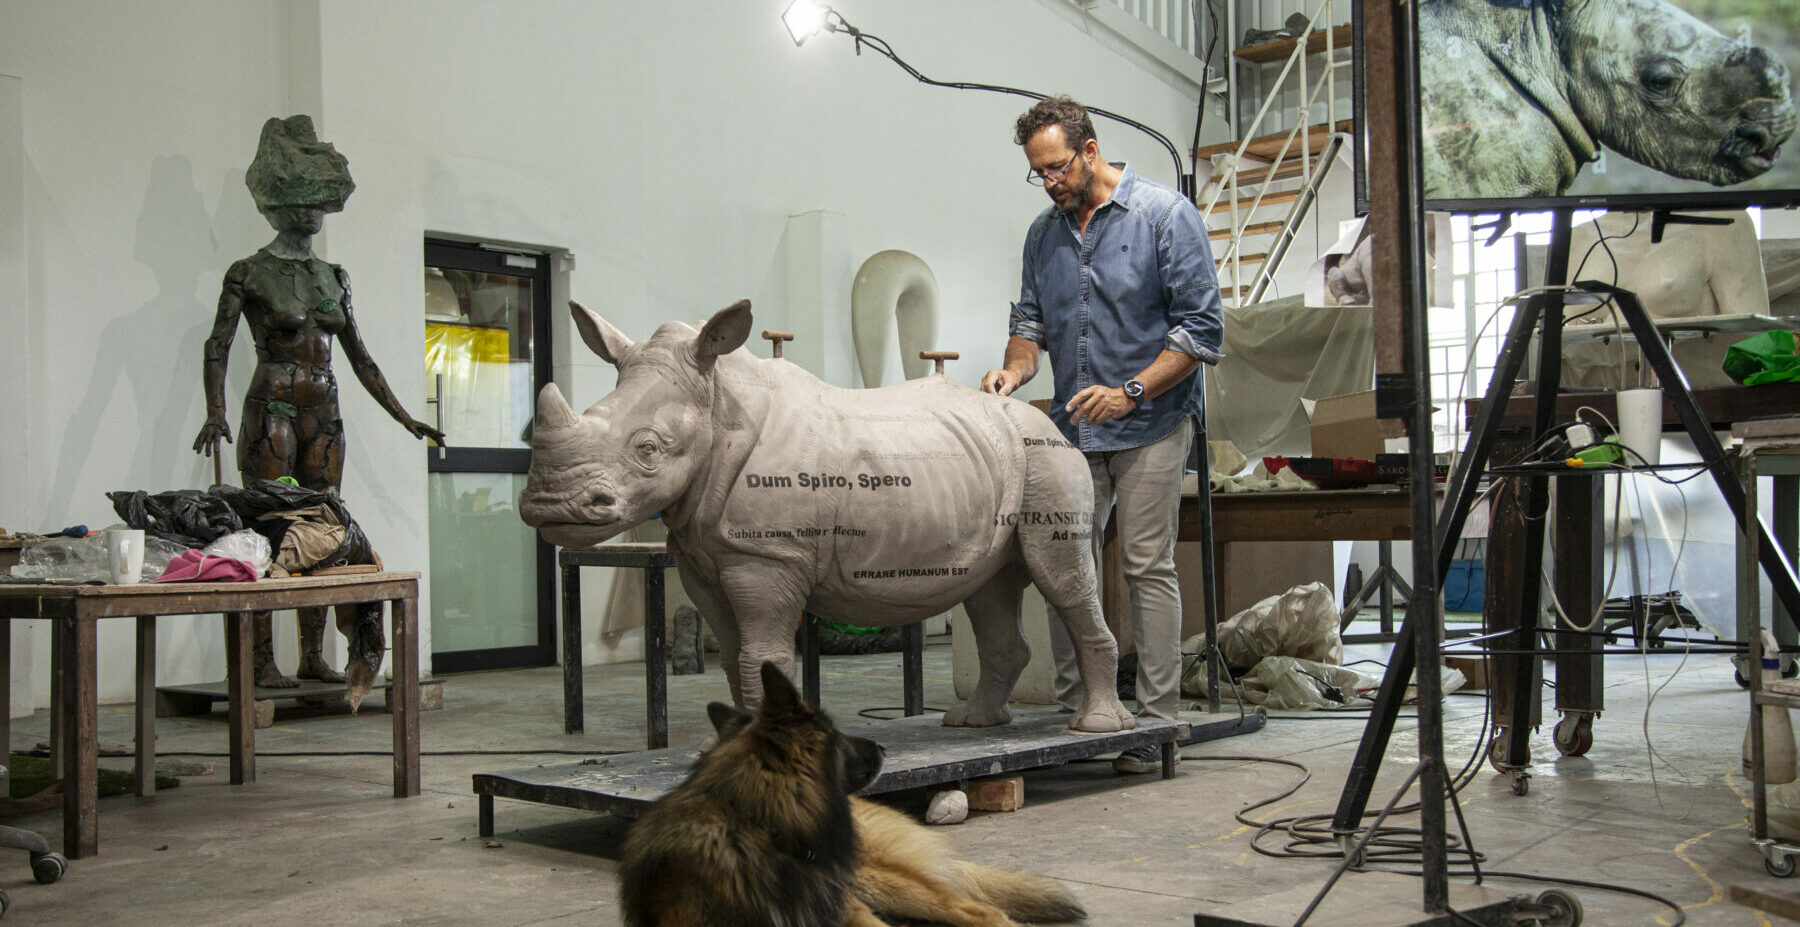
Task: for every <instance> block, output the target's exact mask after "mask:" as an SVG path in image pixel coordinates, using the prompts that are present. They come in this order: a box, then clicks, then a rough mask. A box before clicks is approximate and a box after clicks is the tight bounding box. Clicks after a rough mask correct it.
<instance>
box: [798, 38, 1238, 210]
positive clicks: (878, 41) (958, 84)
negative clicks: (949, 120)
mask: <svg viewBox="0 0 1800 927" xmlns="http://www.w3.org/2000/svg"><path fill="white" fill-rule="evenodd" d="M830 15H831V16H832V17H834V18H835V19H836V22H835V23H830V24H828V28H830V30H831V31H833V32H847V33H849V34H850V38H851V39H853V40H855V42H856V53H857V54H858V55H860V54H862V49H863V46H865V45H866V46H868V47H869V48H871V49H873V50H874V51H875V53H876V54H878V55H880V56H882V57H883V58H886V59H887V60H889V61H892V62H893V63H894V64H896V65H899V66H900V70H902V71H905V72H906V73H908V74H910V75H912V77H913V79H914V80H917V81H918V82H919V83H921V84H930V85H931V86H933V87H947V88H949V89H951V90H986V91H988V92H990V93H1010V94H1012V95H1014V96H1021V97H1027V98H1029V99H1033V100H1047V99H1049V98H1050V96H1049V94H1044V93H1038V92H1037V91H1034V90H1021V89H1019V88H1017V87H1007V86H1003V85H1001V84H979V83H975V82H973V81H943V80H933V79H931V78H929V77H926V76H925V75H924V74H921V73H919V69H918V68H915V67H913V66H912V65H910V64H907V63H906V62H905V61H903V60H901V58H900V56H899V55H897V54H894V49H893V47H892V46H890V45H888V43H887V41H886V40H884V39H882V38H881V37H880V36H876V35H870V34H869V33H867V32H864V31H862V30H861V29H858V28H856V27H855V26H852V25H850V24H849V23H848V22H845V21H844V17H842V16H839V15H838V14H837V12H836V11H833V12H832V13H831V14H830ZM1201 97H1202V100H1204V98H1205V92H1204V88H1203V89H1202V93H1201ZM1087 111H1088V112H1090V113H1093V114H1094V115H1096V116H1104V117H1105V118H1107V119H1111V120H1113V121H1115V122H1122V123H1124V124H1125V125H1128V126H1130V127H1132V128H1134V129H1137V130H1138V131H1140V132H1142V133H1144V134H1145V135H1148V136H1150V137H1151V138H1154V139H1156V141H1157V143H1158V144H1160V145H1162V146H1163V147H1164V148H1166V149H1168V152H1169V157H1170V158H1171V159H1173V160H1174V162H1175V181H1176V187H1177V189H1181V188H1182V187H1184V186H1185V183H1184V181H1185V179H1186V178H1187V177H1188V172H1187V171H1184V170H1183V169H1182V167H1181V152H1180V151H1178V150H1176V148H1175V143H1174V142H1172V141H1169V138H1168V136H1166V135H1164V134H1162V133H1161V132H1158V131H1156V130H1155V129H1152V128H1150V127H1149V126H1147V125H1144V124H1143V123H1141V122H1139V121H1137V120H1136V119H1133V118H1131V117H1130V116H1122V115H1120V114H1118V113H1115V112H1112V111H1111V110H1105V109H1101V108H1100V107H1098V106H1089V107H1087ZM1182 192H1183V193H1184V194H1185V195H1188V196H1191V195H1193V194H1192V191H1191V190H1183V191H1182Z"/></svg>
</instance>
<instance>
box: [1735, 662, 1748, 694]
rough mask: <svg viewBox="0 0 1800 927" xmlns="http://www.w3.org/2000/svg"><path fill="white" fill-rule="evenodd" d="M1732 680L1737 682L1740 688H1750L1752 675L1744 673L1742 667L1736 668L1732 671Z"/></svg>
mask: <svg viewBox="0 0 1800 927" xmlns="http://www.w3.org/2000/svg"><path fill="white" fill-rule="evenodd" d="M1731 680H1732V681H1733V682H1735V683H1737V686H1738V688H1740V689H1745V690H1748V689H1749V688H1750V677H1748V676H1746V675H1744V670H1743V668H1742V667H1738V668H1735V669H1733V670H1732V671H1731Z"/></svg>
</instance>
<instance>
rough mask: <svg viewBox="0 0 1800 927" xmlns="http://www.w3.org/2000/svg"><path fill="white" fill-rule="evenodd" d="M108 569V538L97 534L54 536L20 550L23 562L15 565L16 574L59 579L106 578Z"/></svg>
mask: <svg viewBox="0 0 1800 927" xmlns="http://www.w3.org/2000/svg"><path fill="white" fill-rule="evenodd" d="M107 569H108V563H107V556H106V539H105V537H103V536H101V535H98V534H96V535H92V536H90V537H82V538H50V539H48V540H45V541H42V542H39V543H37V544H33V545H31V546H30V547H26V548H25V549H23V550H21V551H19V562H18V564H17V565H15V566H14V567H13V568H12V575H13V576H14V577H15V578H18V579H45V580H51V581H57V582H78V583H87V582H94V581H96V580H98V581H100V582H105V581H106V579H107Z"/></svg>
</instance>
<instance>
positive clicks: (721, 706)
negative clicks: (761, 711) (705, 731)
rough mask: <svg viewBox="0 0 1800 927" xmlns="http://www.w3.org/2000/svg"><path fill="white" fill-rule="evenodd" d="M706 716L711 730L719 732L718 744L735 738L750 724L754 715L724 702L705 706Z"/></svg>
mask: <svg viewBox="0 0 1800 927" xmlns="http://www.w3.org/2000/svg"><path fill="white" fill-rule="evenodd" d="M706 716H707V717H708V718H710V719H712V726H713V730H715V731H717V732H719V743H724V742H725V741H727V740H730V739H731V738H733V737H736V736H737V735H738V733H739V732H741V731H742V730H743V729H744V728H745V727H747V726H748V725H749V724H750V719H751V718H752V717H754V715H752V714H750V713H749V712H747V711H745V710H744V709H742V708H739V707H737V706H736V705H727V704H725V703H724V702H713V703H712V704H710V705H707V706H706Z"/></svg>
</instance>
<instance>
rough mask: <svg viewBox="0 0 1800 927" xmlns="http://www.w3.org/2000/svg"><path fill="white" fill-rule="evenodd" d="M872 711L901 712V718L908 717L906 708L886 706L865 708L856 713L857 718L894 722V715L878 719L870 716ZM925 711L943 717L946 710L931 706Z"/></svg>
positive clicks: (927, 706) (926, 707)
mask: <svg viewBox="0 0 1800 927" xmlns="http://www.w3.org/2000/svg"><path fill="white" fill-rule="evenodd" d="M872 711H897V712H900V715H901V717H905V716H906V708H905V706H896V705H884V706H882V707H880V708H864V709H862V710H860V711H858V712H857V713H856V714H857V716H858V717H862V718H868V719H869V720H871V721H892V720H894V716H893V715H888V716H887V717H879V718H878V717H876V716H875V715H872V714H870V713H869V712H872ZM924 711H934V712H937V713H938V714H940V715H941V714H943V713H944V709H942V708H933V707H931V706H930V705H926V706H925V708H924ZM920 713H921V714H923V713H924V712H923V711H922V712H920Z"/></svg>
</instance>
